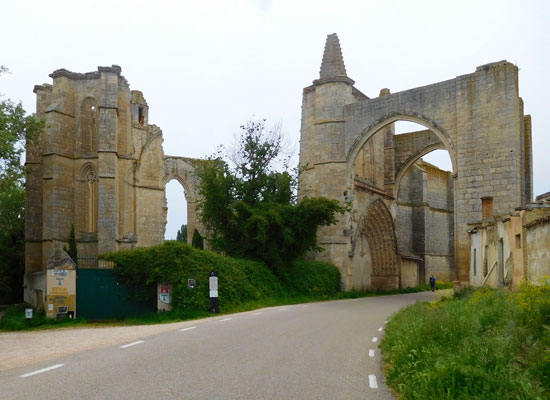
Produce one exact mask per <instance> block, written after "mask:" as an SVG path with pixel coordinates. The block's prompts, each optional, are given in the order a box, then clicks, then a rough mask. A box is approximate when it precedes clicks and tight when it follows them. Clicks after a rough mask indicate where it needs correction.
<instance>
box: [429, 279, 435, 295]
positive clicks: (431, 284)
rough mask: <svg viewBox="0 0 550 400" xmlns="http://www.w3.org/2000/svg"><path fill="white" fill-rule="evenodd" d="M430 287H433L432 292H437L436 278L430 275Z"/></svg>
mask: <svg viewBox="0 0 550 400" xmlns="http://www.w3.org/2000/svg"><path fill="white" fill-rule="evenodd" d="M430 286H431V287H432V292H433V291H435V278H434V276H433V275H430Z"/></svg>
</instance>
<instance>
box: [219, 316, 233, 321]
mask: <svg viewBox="0 0 550 400" xmlns="http://www.w3.org/2000/svg"><path fill="white" fill-rule="evenodd" d="M230 319H233V318H231V317H229V318H224V319H220V322H223V321H229V320H230Z"/></svg>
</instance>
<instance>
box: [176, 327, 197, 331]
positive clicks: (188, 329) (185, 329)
mask: <svg viewBox="0 0 550 400" xmlns="http://www.w3.org/2000/svg"><path fill="white" fill-rule="evenodd" d="M195 328H196V326H190V327H189V328H183V329H180V332H185V331H190V330H191V329H195Z"/></svg>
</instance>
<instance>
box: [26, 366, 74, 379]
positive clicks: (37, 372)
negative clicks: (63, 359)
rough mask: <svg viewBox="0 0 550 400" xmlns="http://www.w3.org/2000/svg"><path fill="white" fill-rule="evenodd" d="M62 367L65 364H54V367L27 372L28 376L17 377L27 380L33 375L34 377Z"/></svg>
mask: <svg viewBox="0 0 550 400" xmlns="http://www.w3.org/2000/svg"><path fill="white" fill-rule="evenodd" d="M64 365H65V364H55V365H52V366H51V367H47V368H42V369H39V370H37V371H33V372H29V373H28V374H23V375H19V376H20V377H21V378H28V377H29V376H33V375H36V374H41V373H42V372H47V371H51V370H52V369H57V368H60V367H63V366H64Z"/></svg>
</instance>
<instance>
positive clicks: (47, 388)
mask: <svg viewBox="0 0 550 400" xmlns="http://www.w3.org/2000/svg"><path fill="white" fill-rule="evenodd" d="M432 298H433V294H432V293H429V292H424V293H415V294H405V295H395V296H383V297H370V298H362V299H356V300H342V301H332V302H324V303H310V304H303V305H293V306H284V307H274V308H267V309H262V310H257V311H252V312H247V313H239V314H233V315H225V316H220V317H216V318H209V319H206V320H201V321H197V322H196V323H194V324H193V325H189V326H188V327H186V328H183V329H174V330H173V331H169V332H165V333H162V334H158V335H154V336H149V337H144V338H141V339H139V340H136V341H133V342H129V343H121V344H119V345H117V346H110V347H104V348H100V349H95V350H89V351H84V352H80V353H77V354H73V355H70V356H66V357H62V358H58V359H54V360H49V361H46V362H41V363H36V364H32V365H27V366H25V367H23V368H14V369H9V370H6V371H2V372H0V398H2V399H25V400H27V399H285V400H290V399H331V400H335V399H391V398H392V396H391V394H390V393H389V391H388V389H387V387H386V386H385V384H384V381H383V375H382V372H381V369H380V353H379V350H378V344H379V342H380V339H381V337H382V336H383V333H384V332H383V328H384V325H385V324H384V321H385V320H387V319H388V318H389V317H390V315H391V314H393V313H394V312H395V311H397V310H398V309H399V308H401V307H403V306H405V305H407V304H411V303H414V302H416V301H417V300H420V301H429V300H431V299H432ZM374 338H376V339H374Z"/></svg>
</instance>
